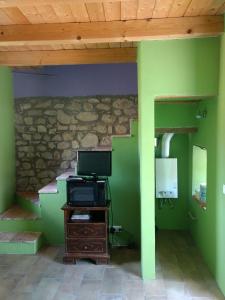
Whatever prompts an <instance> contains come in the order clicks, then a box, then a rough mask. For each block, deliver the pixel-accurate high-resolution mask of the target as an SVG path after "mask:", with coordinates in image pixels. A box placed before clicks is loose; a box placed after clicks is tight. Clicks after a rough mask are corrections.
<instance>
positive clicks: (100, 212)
mask: <svg viewBox="0 0 225 300" xmlns="http://www.w3.org/2000/svg"><path fill="white" fill-rule="evenodd" d="M62 209H63V210H64V226H65V254H64V258H63V260H64V262H66V263H72V262H76V259H80V258H90V259H92V260H94V261H95V262H96V264H100V263H104V264H105V263H108V262H109V252H108V207H71V206H67V205H64V206H63V208H62ZM76 211H79V212H84V211H85V212H88V213H89V214H90V216H91V219H90V220H89V221H71V215H72V214H73V213H74V212H76Z"/></svg>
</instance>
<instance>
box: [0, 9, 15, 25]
mask: <svg viewBox="0 0 225 300" xmlns="http://www.w3.org/2000/svg"><path fill="white" fill-rule="evenodd" d="M0 23H1V24H2V25H10V24H14V22H13V21H12V20H11V18H10V17H9V16H8V15H7V13H6V12H5V11H4V10H3V9H0Z"/></svg>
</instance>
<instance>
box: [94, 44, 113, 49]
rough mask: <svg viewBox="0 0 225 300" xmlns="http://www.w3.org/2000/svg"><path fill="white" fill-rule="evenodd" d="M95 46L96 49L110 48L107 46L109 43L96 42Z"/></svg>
mask: <svg viewBox="0 0 225 300" xmlns="http://www.w3.org/2000/svg"><path fill="white" fill-rule="evenodd" d="M96 46H97V48H98V49H107V48H110V47H109V43H99V44H96Z"/></svg>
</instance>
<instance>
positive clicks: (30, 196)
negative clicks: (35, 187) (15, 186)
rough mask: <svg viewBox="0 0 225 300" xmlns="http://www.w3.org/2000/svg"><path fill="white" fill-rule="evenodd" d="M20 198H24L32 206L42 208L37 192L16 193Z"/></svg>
mask: <svg viewBox="0 0 225 300" xmlns="http://www.w3.org/2000/svg"><path fill="white" fill-rule="evenodd" d="M16 195H17V196H18V197H21V198H23V199H24V200H26V201H30V202H31V203H32V204H34V205H37V206H40V199H39V194H38V193H36V192H21V191H19V192H16Z"/></svg>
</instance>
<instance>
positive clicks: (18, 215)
mask: <svg viewBox="0 0 225 300" xmlns="http://www.w3.org/2000/svg"><path fill="white" fill-rule="evenodd" d="M38 218H39V217H38V215H36V214H35V213H34V212H30V211H27V210H25V209H23V208H21V207H20V206H19V205H13V206H12V207H11V208H9V209H8V210H6V211H4V212H3V213H1V214H0V221H1V220H37V219H38Z"/></svg>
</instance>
